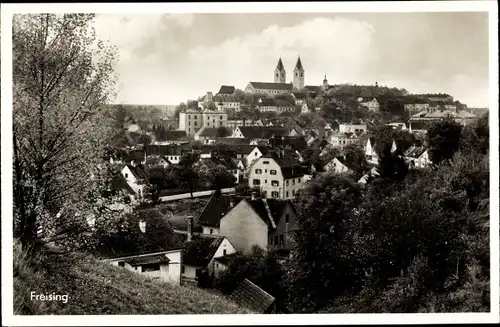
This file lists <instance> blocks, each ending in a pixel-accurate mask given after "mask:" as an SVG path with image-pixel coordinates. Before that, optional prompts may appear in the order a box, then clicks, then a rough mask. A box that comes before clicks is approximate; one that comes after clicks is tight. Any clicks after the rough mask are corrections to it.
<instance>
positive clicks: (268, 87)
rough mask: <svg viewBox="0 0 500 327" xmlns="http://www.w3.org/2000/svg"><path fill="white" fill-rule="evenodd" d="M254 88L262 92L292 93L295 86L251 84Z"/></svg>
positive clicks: (285, 84)
mask: <svg viewBox="0 0 500 327" xmlns="http://www.w3.org/2000/svg"><path fill="white" fill-rule="evenodd" d="M250 84H251V85H252V87H254V88H255V89H261V90H286V91H289V92H292V89H293V85H292V84H287V83H266V82H250Z"/></svg>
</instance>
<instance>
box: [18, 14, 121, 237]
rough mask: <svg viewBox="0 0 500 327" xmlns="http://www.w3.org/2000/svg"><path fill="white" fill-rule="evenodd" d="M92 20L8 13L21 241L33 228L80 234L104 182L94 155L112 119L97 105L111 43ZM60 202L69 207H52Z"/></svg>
mask: <svg viewBox="0 0 500 327" xmlns="http://www.w3.org/2000/svg"><path fill="white" fill-rule="evenodd" d="M93 19H94V15H93V14H63V15H58V14H27V15H15V16H14V19H13V30H12V31H13V39H12V40H13V84H14V86H13V98H14V103H13V106H14V108H13V137H14V192H15V194H16V196H15V201H14V219H15V224H14V225H15V235H16V236H17V237H19V238H20V239H21V241H22V244H23V245H25V246H26V245H29V244H32V243H33V241H34V240H36V239H37V238H38V236H37V232H36V231H37V228H39V227H42V228H43V230H44V231H45V232H48V231H49V230H50V231H52V232H54V233H56V234H65V235H69V234H70V233H73V234H75V235H76V234H78V235H81V233H80V232H81V229H84V228H85V226H87V222H86V219H85V217H86V214H85V213H89V212H95V211H96V210H97V207H96V206H97V205H98V201H97V200H98V198H99V194H100V192H99V191H98V190H99V189H101V188H103V187H105V185H104V184H105V182H106V181H105V179H104V178H102V176H105V175H106V169H107V168H106V166H105V165H103V164H102V162H101V160H102V154H103V151H104V147H105V144H106V141H107V140H108V139H109V137H110V136H111V130H112V124H111V123H110V121H109V119H106V117H109V116H110V113H109V111H108V110H109V107H106V106H104V104H105V103H106V102H107V101H108V100H109V99H110V98H111V96H112V89H113V86H114V81H115V76H114V73H113V66H114V64H115V63H116V49H115V48H113V47H110V46H107V45H106V44H104V43H103V42H102V41H99V40H97V38H96V36H95V31H94V30H93V28H92V26H91V25H92V21H93ZM99 165H100V168H99ZM63 208H71V209H72V212H73V213H74V214H71V215H69V216H68V215H62V214H60V213H61V210H62V209H63ZM76 213H78V214H76ZM63 216H64V217H63ZM42 225H43V226H42ZM79 227H81V228H79ZM67 239H71V237H67ZM73 239H74V240H76V239H77V237H76V236H75V238H73Z"/></svg>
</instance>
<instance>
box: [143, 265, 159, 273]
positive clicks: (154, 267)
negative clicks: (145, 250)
mask: <svg viewBox="0 0 500 327" xmlns="http://www.w3.org/2000/svg"><path fill="white" fill-rule="evenodd" d="M141 268H142V272H148V271H158V270H160V264H159V263H150V264H147V265H142V267H141Z"/></svg>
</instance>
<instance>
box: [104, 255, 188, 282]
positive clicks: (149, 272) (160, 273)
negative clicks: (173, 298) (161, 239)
mask: <svg viewBox="0 0 500 327" xmlns="http://www.w3.org/2000/svg"><path fill="white" fill-rule="evenodd" d="M181 257H182V249H174V250H170V251H161V252H155V253H148V254H140V255H133V256H125V257H118V258H112V259H105V260H104V262H108V263H110V264H112V265H114V266H119V267H124V268H125V269H127V270H130V271H133V272H135V273H138V274H141V275H144V276H147V277H151V278H154V279H160V280H162V281H165V282H169V283H171V284H174V285H180V284H181V260H182V259H181Z"/></svg>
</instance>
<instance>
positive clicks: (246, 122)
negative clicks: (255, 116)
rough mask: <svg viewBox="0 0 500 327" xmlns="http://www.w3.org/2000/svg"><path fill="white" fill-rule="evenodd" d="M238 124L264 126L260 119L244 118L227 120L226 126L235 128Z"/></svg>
mask: <svg viewBox="0 0 500 327" xmlns="http://www.w3.org/2000/svg"><path fill="white" fill-rule="evenodd" d="M239 126H264V124H262V121H261V120H260V119H259V120H246V119H236V120H228V121H227V127H229V128H236V127H239Z"/></svg>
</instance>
